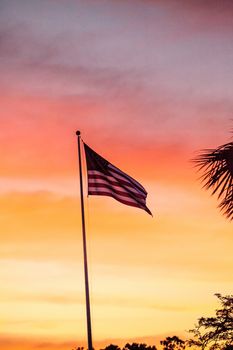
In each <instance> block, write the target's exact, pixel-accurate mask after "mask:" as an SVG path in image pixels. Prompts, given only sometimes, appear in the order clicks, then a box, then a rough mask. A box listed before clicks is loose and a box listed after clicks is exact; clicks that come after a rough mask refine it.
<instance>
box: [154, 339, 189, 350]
mask: <svg viewBox="0 0 233 350" xmlns="http://www.w3.org/2000/svg"><path fill="white" fill-rule="evenodd" d="M160 344H161V345H162V346H163V350H183V349H185V341H184V340H182V339H180V338H179V337H177V336H176V335H174V336H173V337H167V338H166V339H164V340H161V341H160Z"/></svg>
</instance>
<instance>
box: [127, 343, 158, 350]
mask: <svg viewBox="0 0 233 350" xmlns="http://www.w3.org/2000/svg"><path fill="white" fill-rule="evenodd" d="M123 350H157V349H156V346H155V345H152V346H150V345H146V344H144V343H140V344H139V343H132V344H129V343H127V344H126V345H125V346H124V348H123Z"/></svg>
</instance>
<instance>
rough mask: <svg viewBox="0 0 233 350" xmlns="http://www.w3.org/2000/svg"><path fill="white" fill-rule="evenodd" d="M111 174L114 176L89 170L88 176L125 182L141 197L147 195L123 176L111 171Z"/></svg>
mask: <svg viewBox="0 0 233 350" xmlns="http://www.w3.org/2000/svg"><path fill="white" fill-rule="evenodd" d="M109 173H111V174H112V176H109V175H105V174H104V173H102V172H101V171H98V170H88V175H99V176H104V177H106V179H109V180H110V181H117V180H120V181H125V182H126V184H127V186H129V187H131V188H134V189H136V191H138V193H140V194H141V195H143V196H146V195H147V192H146V191H144V190H143V191H141V190H140V189H139V188H138V187H136V186H134V184H132V182H129V180H128V179H127V178H125V177H123V176H120V175H118V174H116V173H113V172H111V171H110V170H109ZM125 186H126V185H125Z"/></svg>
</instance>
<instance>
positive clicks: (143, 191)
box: [109, 169, 147, 195]
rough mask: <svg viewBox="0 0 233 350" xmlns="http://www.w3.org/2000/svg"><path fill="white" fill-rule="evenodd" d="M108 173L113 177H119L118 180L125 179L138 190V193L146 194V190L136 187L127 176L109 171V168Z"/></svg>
mask: <svg viewBox="0 0 233 350" xmlns="http://www.w3.org/2000/svg"><path fill="white" fill-rule="evenodd" d="M109 173H110V174H111V175H112V176H113V177H115V179H119V180H123V181H126V182H127V183H128V184H129V185H131V186H132V187H133V188H136V189H137V190H138V192H139V193H141V194H143V195H147V192H146V191H145V190H144V189H143V190H142V189H141V187H140V188H138V187H136V186H135V185H134V184H133V183H132V182H130V181H129V180H128V179H127V178H125V177H124V176H123V175H119V174H116V173H115V172H113V171H111V170H110V169H109Z"/></svg>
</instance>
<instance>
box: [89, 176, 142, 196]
mask: <svg viewBox="0 0 233 350" xmlns="http://www.w3.org/2000/svg"><path fill="white" fill-rule="evenodd" d="M109 177H110V176H108V177H107V178H109ZM112 181H114V179H113V180H112ZM115 182H116V180H115ZM96 183H97V184H106V185H109V186H111V187H113V188H114V189H116V190H120V191H122V192H125V193H128V194H129V193H130V192H133V193H135V194H139V195H140V196H143V197H144V198H145V197H146V196H145V194H142V192H141V191H138V190H137V189H135V187H131V186H126V185H125V186H122V185H121V184H117V185H115V184H112V183H111V182H108V181H107V180H104V179H88V184H96ZM127 190H129V191H127ZM142 199H143V198H142Z"/></svg>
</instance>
